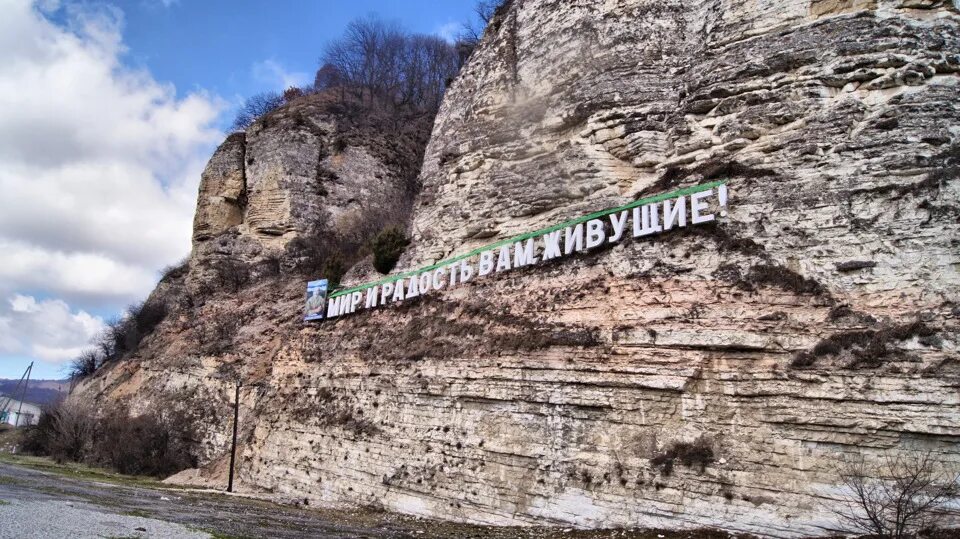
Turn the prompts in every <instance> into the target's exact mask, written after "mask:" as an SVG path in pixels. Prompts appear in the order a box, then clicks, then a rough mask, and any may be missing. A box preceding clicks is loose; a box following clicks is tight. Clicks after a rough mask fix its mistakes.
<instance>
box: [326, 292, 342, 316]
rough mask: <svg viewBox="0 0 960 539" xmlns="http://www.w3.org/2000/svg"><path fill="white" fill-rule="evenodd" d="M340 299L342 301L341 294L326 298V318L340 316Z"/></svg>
mask: <svg viewBox="0 0 960 539" xmlns="http://www.w3.org/2000/svg"><path fill="white" fill-rule="evenodd" d="M341 301H343V296H337V297H335V298H330V299H329V300H327V318H333V317H335V316H340V302H341Z"/></svg>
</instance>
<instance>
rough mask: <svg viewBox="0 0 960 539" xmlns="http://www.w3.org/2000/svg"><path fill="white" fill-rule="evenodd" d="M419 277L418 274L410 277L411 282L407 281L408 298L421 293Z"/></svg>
mask: <svg viewBox="0 0 960 539" xmlns="http://www.w3.org/2000/svg"><path fill="white" fill-rule="evenodd" d="M417 277H418V275H414V276H413V277H410V282H408V283H407V295H406V299H410V298H415V297H417V296H419V295H420V287H419V286H417V285H418V284H420V283H419V282H418V281H417Z"/></svg>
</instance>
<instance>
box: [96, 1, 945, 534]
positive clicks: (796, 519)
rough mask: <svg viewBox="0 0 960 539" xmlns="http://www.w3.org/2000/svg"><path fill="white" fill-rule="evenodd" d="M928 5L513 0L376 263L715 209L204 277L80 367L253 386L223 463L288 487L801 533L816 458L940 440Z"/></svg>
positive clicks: (821, 471) (268, 198)
mask: <svg viewBox="0 0 960 539" xmlns="http://www.w3.org/2000/svg"><path fill="white" fill-rule="evenodd" d="M958 29H960V17H958V14H957V11H956V10H955V8H954V6H953V5H952V4H950V3H947V2H940V1H935V0H930V1H914V0H906V1H904V0H897V1H889V0H875V1H859V0H856V1H853V0H851V1H843V0H839V1H832V0H831V1H825V0H814V1H810V0H783V1H779V2H760V1H748V0H725V1H720V0H718V1H711V2H680V1H648V0H633V1H627V0H620V1H605V2H600V1H596V2H592V1H591V2H567V1H559V0H553V1H551V0H539V1H537V0H523V1H521V0H514V1H513V2H512V3H511V5H510V6H509V7H508V8H506V9H503V10H501V11H500V12H499V13H498V15H497V16H496V17H495V19H494V21H493V22H492V23H491V26H490V28H488V31H487V35H486V36H485V38H484V41H483V43H482V45H481V47H480V48H479V49H478V50H477V51H476V53H475V54H474V56H473V58H472V59H471V61H470V63H469V64H468V66H467V67H466V68H465V70H464V71H463V72H462V73H461V75H460V77H459V78H458V79H457V80H456V81H455V82H454V84H453V85H452V87H451V88H450V89H449V91H448V93H447V96H446V97H445V100H444V104H443V107H442V109H441V111H440V114H439V115H438V117H437V119H436V123H435V125H434V130H433V133H432V135H431V139H430V143H429V146H428V147H427V150H426V154H425V158H424V164H423V169H422V172H421V175H420V182H421V183H422V191H421V193H420V195H419V198H418V199H417V204H416V207H415V213H414V218H413V225H412V229H413V233H414V242H413V244H412V246H411V248H410V250H409V251H408V252H407V253H406V254H405V256H404V259H403V264H404V267H402V268H399V269H400V270H402V269H409V268H413V267H417V266H419V265H421V264H426V263H430V262H433V261H436V260H439V259H441V258H444V257H446V256H449V255H451V254H457V253H461V252H465V251H467V250H470V249H473V248H476V247H478V246H480V245H483V244H486V243H490V242H493V241H496V240H498V239H501V238H506V237H509V236H511V235H513V234H516V233H520V232H527V231H530V230H534V229H537V228H540V227H542V226H545V225H550V224H554V223H557V222H560V221H562V220H564V219H566V218H570V217H574V216H580V215H584V214H586V213H589V212H591V211H595V210H599V209H603V208H607V207H612V206H615V205H619V204H623V203H625V202H628V201H630V200H633V199H634V198H636V197H640V196H645V195H647V194H654V193H659V192H664V191H669V190H672V189H675V188H678V187H683V186H687V185H693V184H696V183H700V182H703V181H707V180H715V179H725V180H727V183H728V185H729V187H730V192H731V207H730V213H729V215H728V216H726V217H725V218H724V219H723V220H721V221H719V222H718V223H717V224H716V225H711V226H705V227H702V228H690V229H686V230H679V231H673V232H670V233H667V234H663V235H660V236H656V237H654V238H652V239H649V240H644V241H639V240H638V241H632V242H626V243H623V244H620V245H617V246H615V247H612V248H610V249H607V250H604V251H602V252H597V253H592V254H585V255H579V256H575V257H572V258H569V259H564V260H562V261H560V262H557V263H553V264H550V265H546V266H538V267H534V268H527V269H524V270H517V271H512V272H509V273H503V274H495V275H492V276H489V277H487V278H485V279H482V280H481V279H478V280H476V281H474V282H473V283H472V284H468V285H465V286H462V287H460V288H457V289H453V290H450V291H446V292H442V293H433V294H431V295H430V296H427V297H424V298H421V299H419V300H416V301H408V302H404V303H403V304H401V305H396V306H391V307H386V308H383V309H378V310H372V311H368V312H364V313H361V314H358V315H355V316H350V317H345V318H343V319H339V320H335V321H329V322H325V323H324V324H322V325H319V326H302V325H301V324H300V323H299V321H298V317H299V310H300V307H301V303H302V299H303V298H302V294H303V282H302V281H298V280H296V279H290V278H284V277H283V276H282V275H281V276H280V277H276V278H274V279H272V280H270V279H267V280H263V281H259V282H257V283H255V284H253V285H250V286H247V287H246V288H244V289H243V293H242V294H239V293H226V292H223V293H216V294H207V295H205V296H204V297H203V300H204V302H203V304H202V305H201V306H199V307H195V308H192V310H189V313H193V314H189V315H188V314H182V315H180V316H179V318H177V319H176V320H171V321H168V322H165V323H164V324H163V325H162V326H161V328H160V330H159V331H158V332H157V333H156V334H155V335H153V336H151V338H150V340H149V341H148V349H147V351H146V352H144V359H143V360H141V361H139V362H129V363H127V364H124V365H121V366H118V367H116V368H114V369H111V370H110V371H108V372H106V373H104V374H102V375H100V376H99V377H98V378H96V379H94V380H92V381H90V382H88V383H87V385H86V386H84V388H83V389H82V390H83V391H90V392H92V391H94V389H96V390H97V391H102V392H103V394H104V395H116V394H118V393H120V392H123V391H127V392H131V393H134V392H132V391H131V388H137V387H140V388H142V387H146V386H151V385H152V384H156V385H157V386H163V387H165V388H166V389H163V390H162V391H172V390H173V388H174V387H178V385H177V384H180V383H182V384H183V385H190V384H195V385H202V386H203V387H205V388H207V389H208V390H209V391H211V392H216V391H220V396H219V397H216V398H214V401H215V402H219V403H220V404H221V405H225V403H226V402H227V400H228V399H229V398H232V397H231V396H229V395H230V394H231V393H232V385H231V382H223V381H217V380H229V379H230V378H231V377H235V376H240V377H242V378H243V379H244V380H247V381H249V382H251V383H254V382H255V383H258V384H260V385H259V386H251V387H250V388H248V389H246V390H245V392H244V393H243V396H242V403H243V412H242V416H241V417H242V419H241V424H242V427H243V428H242V440H243V449H242V451H241V458H240V464H239V468H238V473H239V477H240V479H241V481H242V482H243V484H244V485H245V486H246V487H247V488H256V489H266V490H270V491H273V492H276V493H278V494H283V495H288V496H290V497H291V498H292V499H298V500H303V499H306V500H308V501H309V502H310V503H311V504H315V503H325V504H331V505H342V506H351V505H373V506H382V507H384V508H387V509H392V510H398V511H403V512H407V513H413V514H418V515H424V516H431V517H438V518H452V519H458V520H465V521H472V522H482V523H495V524H529V523H555V524H562V525H570V524H574V525H578V526H587V527H612V526H661V527H681V528H683V527H687V528H693V527H702V526H715V527H722V528H725V529H729V530H736V531H749V532H753V533H757V534H761V535H767V536H778V537H794V536H803V535H817V534H828V533H831V532H833V531H835V530H837V529H838V526H839V523H838V521H837V518H836V516H835V515H834V514H833V513H832V512H831V511H830V507H832V506H836V504H837V498H838V496H839V495H840V492H839V490H838V477H837V474H836V466H837V464H838V463H839V462H841V461H842V460H843V459H845V458H848V457H851V456H856V455H864V456H865V457H866V458H867V459H869V460H875V459H879V458H881V457H883V456H886V455H897V454H903V455H905V454H910V453H911V452H917V451H920V452H926V451H930V452H932V454H933V455H935V458H936V460H937V461H938V463H939V465H940V466H942V467H943V469H945V470H954V471H955V470H957V469H958V468H960V449H958V444H960V436H958V434H957V433H958V432H960V395H958V393H957V390H956V388H957V385H958V383H960V363H958V361H957V357H958V341H960V324H958V317H960V297H958V295H960V274H958V271H957V268H958V264H960V249H958V242H960V233H958V232H960V231H958V228H960V224H958V217H960V182H958V172H960V168H958V167H960V147H958V144H960V140H958V139H960V99H958V98H960V78H958V75H957V73H958V71H960V56H958V54H960V32H958ZM283 136H284V137H290V138H291V140H292V139H293V138H294V135H292V134H284V135H283ZM310 136H312V135H306V134H304V135H302V137H303V138H304V140H306V139H308V138H309V137H310ZM250 140H251V133H249V132H248V133H247V144H248V149H247V156H248V162H249V156H251V155H252V154H251V153H250V150H249V144H250ZM291 144H293V143H292V142H291ZM291 147H296V146H291ZM268 148H269V146H264V148H263V149H262V151H263V152H265V153H264V154H263V155H267V154H270V153H271V152H273V150H269V149H268ZM296 148H297V149H296V152H295V153H296V156H293V157H291V160H290V162H289V166H286V165H285V166H284V167H281V168H279V169H274V168H271V167H270V166H268V165H267V164H262V165H256V162H259V159H260V157H257V158H256V159H257V160H258V161H256V162H255V163H254V164H253V165H248V167H247V169H246V170H247V176H246V177H247V183H246V185H247V189H248V192H249V193H250V196H248V202H247V204H248V209H247V210H246V212H245V214H244V221H243V224H241V225H239V226H240V228H241V229H242V227H244V226H248V227H251V232H250V233H244V234H246V237H248V238H250V237H256V238H258V239H257V241H263V242H268V243H269V242H272V241H275V240H274V239H270V238H284V237H286V236H285V234H288V233H289V232H288V231H289V230H290V229H291V228H290V223H296V222H297V221H296V219H297V217H296V216H297V215H311V212H310V211H307V210H304V209H302V208H304V207H305V206H298V204H304V202H302V201H297V200H294V199H295V198H296V197H294V198H290V197H289V196H287V195H285V196H286V198H284V197H282V196H281V197H277V196H274V195H273V194H271V193H277V192H283V189H282V186H283V185H285V184H284V182H287V181H289V178H291V177H294V176H296V177H305V174H307V165H306V164H303V165H302V166H301V162H302V163H306V161H305V160H307V159H308V156H306V154H307V153H309V151H308V150H307V149H306V147H303V148H301V147H296ZM310 151H314V153H316V152H315V150H310ZM372 152H373V150H371V149H370V147H369V146H368V147H367V148H366V149H365V150H357V153H355V154H352V153H350V152H349V151H348V152H345V153H344V155H348V156H350V155H353V156H354V157H353V159H352V160H351V163H353V164H352V165H350V166H352V167H355V168H354V170H357V171H363V170H366V168H365V167H366V166H367V165H365V163H367V161H366V159H367V157H364V153H366V154H372ZM274 153H275V152H274ZM313 158H314V159H316V155H314V156H313ZM215 159H216V158H215ZM331 166H333V163H331ZM258 167H263V168H258ZM298 167H299V168H298ZM301 168H302V170H301ZM270 170H273V172H270ZM209 171H210V169H208V172H209ZM251 171H256V172H255V174H256V175H257V178H258V179H257V180H256V181H251V179H250V178H251ZM353 175H354V173H351V177H352V176H353ZM355 176H356V177H358V178H359V177H361V176H363V173H362V172H358V173H356V174H355ZM207 177H208V175H207V174H205V183H209V184H211V185H212V184H214V183H216V182H214V181H213V180H210V181H208V180H207ZM271 182H274V183H271ZM220 183H221V184H225V183H226V182H220ZM301 183H303V182H301ZM273 185H279V186H281V189H280V191H277V190H276V189H275V188H274V187H272V186H273ZM357 185H358V186H359V188H360V189H366V188H367V184H366V183H365V182H362V181H358V183H357ZM253 186H256V187H253ZM255 190H259V193H260V194H258V195H256V196H257V197H260V198H258V199H256V200H258V201H259V202H256V203H254V202H252V201H253V200H254V199H255V196H254V191H255ZM221 192H223V189H222V188H221V187H216V188H211V196H221V197H223V198H224V200H226V199H227V197H226V195H220V194H216V195H214V194H213V193H221ZM204 204H205V203H204V202H203V197H201V204H200V207H201V208H203V205H204ZM350 207H351V204H350V202H349V200H342V201H338V202H337V203H336V204H333V205H332V207H330V209H327V210H325V211H327V212H329V214H325V215H329V216H330V218H331V219H334V220H339V219H345V221H343V222H344V223H346V222H347V220H348V217H346V216H348V215H349V211H350ZM297 208H301V209H297ZM334 208H335V209H334ZM298 212H299V213H298ZM251 214H252V215H253V216H254V220H253V221H250V220H249V218H250V216H251ZM290 216H293V217H290ZM337 222H339V221H337ZM344 226H346V225H344ZM293 228H296V226H294V227H293ZM277 234H279V235H277ZM221 237H223V236H221ZM261 238H266V239H261ZM370 276H371V272H370V271H369V268H367V267H366V266H364V267H363V268H357V269H356V270H355V271H353V272H351V273H350V274H349V275H348V277H353V278H354V279H360V278H361V277H362V278H369V277H370ZM191 316H192V317H193V318H191ZM224 317H228V318H231V319H237V320H240V322H239V323H238V324H239V327H238V328H237V329H236V331H235V332H234V333H233V334H232V336H231V337H230V339H229V346H227V347H225V348H224V349H222V350H219V351H211V350H213V349H210V348H205V347H202V346H200V347H198V345H197V344H196V343H197V342H199V341H203V337H202V331H201V330H200V329H199V328H201V327H202V326H203V324H198V323H196V321H197V320H200V321H203V320H206V321H211V320H222V319H224ZM191 320H192V322H191ZM214 333H215V332H214ZM197 335H201V336H200V337H198V336H197ZM207 340H209V339H207ZM203 350H207V351H206V352H204V351H203ZM171 372H176V373H177V374H176V375H172V374H171ZM187 379H190V380H192V381H189V382H188V381H186V380H187ZM131 380H133V381H131ZM217 384H221V385H217ZM218 399H219V400H218ZM211 427H212V430H213V431H216V432H217V433H218V434H216V435H210V436H209V437H208V438H207V440H208V443H209V444H210V448H211V449H210V455H211V457H210V458H211V459H212V458H214V456H215V455H216V449H217V448H219V449H221V450H222V449H224V448H225V446H224V439H225V436H226V433H227V429H228V427H229V425H228V424H226V423H221V424H218V425H216V426H211ZM691 447H701V448H703V447H706V448H709V451H705V450H704V451H701V452H700V457H699V458H698V459H694V460H693V461H692V462H690V463H688V464H684V463H683V462H682V461H681V460H680V459H678V458H676V455H677V454H678V451H679V450H680V449H682V448H691ZM221 454H222V453H221ZM671 455H673V457H672V456H671ZM943 522H944V523H945V524H949V523H954V524H956V523H957V520H956V517H953V518H952V519H951V518H947V519H944V521H943Z"/></svg>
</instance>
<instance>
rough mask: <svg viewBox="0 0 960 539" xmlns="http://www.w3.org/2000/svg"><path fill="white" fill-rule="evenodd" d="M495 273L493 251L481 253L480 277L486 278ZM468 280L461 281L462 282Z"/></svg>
mask: <svg viewBox="0 0 960 539" xmlns="http://www.w3.org/2000/svg"><path fill="white" fill-rule="evenodd" d="M491 271H493V251H484V252H482V253H480V272H479V274H480V276H481V277H482V276H484V275H487V274H489V273H490V272H491ZM465 280H466V279H460V281H461V282H463V281H465Z"/></svg>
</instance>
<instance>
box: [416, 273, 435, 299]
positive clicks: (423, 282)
mask: <svg viewBox="0 0 960 539" xmlns="http://www.w3.org/2000/svg"><path fill="white" fill-rule="evenodd" d="M418 280H419V281H420V282H419V283H417V284H418V285H419V286H420V295H423V294H426V293H427V292H429V291H430V281H431V280H432V279H430V272H429V271H425V272H423V273H421V274H420V278H419V279H418Z"/></svg>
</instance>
